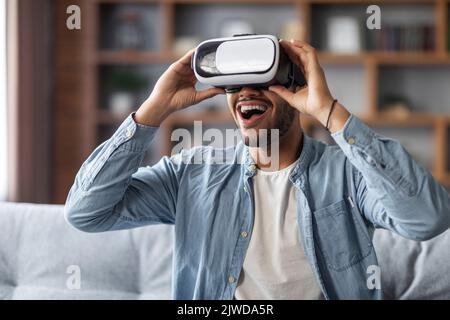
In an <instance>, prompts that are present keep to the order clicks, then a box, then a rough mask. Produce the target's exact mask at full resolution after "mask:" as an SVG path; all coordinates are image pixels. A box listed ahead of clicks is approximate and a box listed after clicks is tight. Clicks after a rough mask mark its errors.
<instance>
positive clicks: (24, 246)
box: [0, 203, 450, 299]
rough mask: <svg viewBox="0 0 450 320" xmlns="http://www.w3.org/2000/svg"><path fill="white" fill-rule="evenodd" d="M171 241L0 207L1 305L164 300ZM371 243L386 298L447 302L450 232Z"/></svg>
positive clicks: (151, 230) (55, 213) (378, 235)
mask: <svg viewBox="0 0 450 320" xmlns="http://www.w3.org/2000/svg"><path fill="white" fill-rule="evenodd" d="M172 238H173V230H172V227H171V226H163V225H162V226H150V227H145V228H139V229H134V230H127V231H118V232H107V233H102V234H86V233H82V232H80V231H77V230H75V229H73V228H72V227H70V226H69V225H67V224H66V222H65V220H64V216H63V207H62V206H52V205H31V204H13V203H0V298H1V299H170V291H171V271H172V267H171V261H172V257H171V255H172V241H173V240H172ZM374 243H375V247H376V250H377V253H378V256H379V262H380V266H381V276H382V277H381V278H382V287H383V290H384V292H385V295H386V298H389V299H449V298H450V275H449V272H450V232H446V233H444V234H442V235H440V236H439V237H437V238H435V239H433V240H430V241H427V242H423V243H418V242H414V241H410V240H406V239H403V238H401V237H398V236H395V235H393V234H391V233H390V232H387V231H383V230H377V231H376V232H375V238H374ZM74 270H75V271H74ZM73 281H75V282H73ZM74 284H75V285H74Z"/></svg>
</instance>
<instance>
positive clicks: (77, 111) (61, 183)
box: [53, 0, 450, 203]
mask: <svg viewBox="0 0 450 320" xmlns="http://www.w3.org/2000/svg"><path fill="white" fill-rule="evenodd" d="M70 4H78V5H80V6H81V7H82V12H83V29H82V32H79V33H74V32H71V31H68V30H67V29H66V28H65V25H64V21H65V18H66V12H65V8H66V7H67V6H68V5H70ZM130 4H137V5H142V6H146V5H149V6H154V7H156V8H157V10H158V13H159V15H160V25H159V26H158V28H157V30H153V32H157V35H158V39H161V41H160V43H159V45H158V48H157V49H156V50H154V51H138V50H125V51H118V50H107V49H101V48H100V47H99V39H100V34H101V32H102V30H101V21H100V18H101V10H102V8H104V6H121V5H130ZM241 4H245V5H246V6H255V8H258V10H262V9H261V8H262V7H263V6H264V5H277V6H288V7H292V12H293V13H294V14H295V16H296V17H297V18H296V19H297V20H298V21H299V22H300V23H301V24H302V26H303V28H304V30H305V32H306V35H305V38H306V39H307V40H308V41H309V40H311V39H312V35H313V34H314V30H313V29H314V28H313V24H314V12H315V10H320V9H321V8H325V9H326V8H328V7H329V6H332V7H336V6H341V7H347V6H349V7H351V6H367V5H370V4H375V3H374V2H373V1H370V0H281V1H280V0H220V1H217V0H131V1H130V0H73V1H68V0H61V1H58V5H57V6H55V13H56V18H55V21H56V23H57V24H58V27H57V34H56V42H55V54H56V60H57V61H59V62H60V65H59V66H58V68H57V69H56V70H55V79H56V82H57V83H58V84H59V86H58V90H59V92H58V95H57V98H56V104H57V105H58V107H57V110H56V113H55V135H56V136H57V137H58V138H57V139H56V140H55V142H54V143H55V144H54V164H55V172H56V177H55V180H54V181H53V186H54V191H55V192H54V194H55V197H54V202H56V203H63V202H64V200H65V197H66V195H67V192H68V190H69V187H70V186H71V184H72V183H73V178H74V175H75V173H76V172H77V170H78V169H79V166H80V165H81V163H82V161H83V160H84V159H85V158H86V157H87V156H88V155H89V153H90V152H91V151H92V150H93V149H94V148H95V147H96V146H97V144H98V143H99V141H98V139H99V138H98V137H99V127H100V126H102V127H104V126H111V127H114V126H118V125H119V124H120V122H121V121H122V120H123V119H124V118H125V117H126V116H127V114H117V113H112V112H109V111H107V110H105V108H104V107H103V105H101V103H99V98H100V95H101V92H100V85H99V78H100V67H101V66H111V67H114V66H120V65H139V66H141V65H142V66H163V65H168V64H169V63H171V62H172V61H174V60H175V59H176V54H175V53H174V51H173V49H172V48H173V47H174V42H175V39H176V38H177V36H178V34H177V28H176V27H177V24H178V23H179V21H178V20H177V12H178V11H177V10H180V8H186V6H210V7H211V8H214V7H216V6H217V5H228V6H230V7H233V6H238V5H241ZM376 4H378V5H385V6H390V5H395V6H405V7H408V6H414V5H426V6H428V7H429V10H430V11H432V13H433V16H434V27H435V49H434V50H433V51H431V52H425V53H424V52H408V51H406V52H404V51H402V52H380V51H362V52H361V53H359V54H348V55H343V54H336V53H332V52H327V51H325V50H319V59H320V61H321V63H322V64H323V65H325V66H327V65H330V66H341V67H343V68H346V67H347V66H353V67H355V66H357V67H358V68H361V70H362V72H363V74H364V79H362V81H364V83H365V84H364V85H365V91H366V101H365V105H364V106H363V107H364V109H363V112H362V114H361V115H360V117H361V118H362V119H363V120H364V121H366V122H367V123H368V124H369V125H373V126H377V127H378V126H389V127H392V128H402V130H403V129H404V128H415V127H424V126H426V127H430V128H431V130H433V132H434V138H433V141H432V143H434V145H435V148H434V149H435V150H436V154H435V155H434V159H435V161H434V166H433V173H434V174H435V176H436V177H437V178H438V179H439V181H440V182H441V183H443V184H445V185H447V186H450V159H448V158H449V157H448V148H449V144H450V137H449V135H450V133H449V132H450V101H449V102H448V103H449V105H448V106H445V108H447V110H448V112H447V113H446V114H444V115H443V114H436V113H434V112H421V113H414V112H413V113H411V114H410V115H408V116H407V117H404V118H395V117H391V116H386V115H384V114H383V113H382V112H380V108H379V101H378V100H379V95H380V92H379V91H380V76H381V75H380V72H381V71H380V70H381V69H382V68H383V67H390V66H404V67H405V68H407V67H409V66H412V67H415V66H449V67H450V53H449V49H448V48H449V43H448V39H449V35H448V30H449V27H448V26H449V17H448V15H449V11H450V9H449V8H450V1H449V0H379V1H376ZM213 27H214V28H215V27H216V26H208V25H205V29H208V28H210V29H211V28H213ZM319 49H320V48H319ZM74 52H75V56H76V63H73V62H71V59H70V58H71V56H73V55H74ZM72 60H73V59H72ZM60 66H61V67H60ZM442 72H445V70H444V71H442ZM74 98H75V99H74ZM70 101H74V102H75V101H76V103H71V102H70ZM343 103H344V104H345V101H343ZM221 110H222V111H219V112H218V113H211V112H208V111H205V112H193V113H191V114H189V113H186V114H183V115H182V116H176V115H174V116H173V117H171V118H170V119H169V120H168V121H167V123H165V124H164V126H163V128H162V129H163V130H162V131H164V132H163V137H166V138H167V137H168V135H170V130H172V129H173V128H176V127H177V126H183V125H186V124H187V123H190V122H193V121H194V120H202V121H204V122H206V123H215V122H217V121H218V119H222V120H220V121H223V122H229V123H231V122H232V118H231V117H230V116H229V115H227V113H226V110H225V109H221ZM314 125H315V124H314V122H313V121H310V120H306V121H305V127H306V129H308V128H311V127H312V126H314ZM67 128H71V130H67ZM69 143H70V146H69V145H68V144H69ZM168 146H169V141H166V142H165V144H164V145H163V146H162V150H164V151H163V152H162V153H167V150H168Z"/></svg>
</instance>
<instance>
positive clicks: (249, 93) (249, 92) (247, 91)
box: [239, 87, 261, 99]
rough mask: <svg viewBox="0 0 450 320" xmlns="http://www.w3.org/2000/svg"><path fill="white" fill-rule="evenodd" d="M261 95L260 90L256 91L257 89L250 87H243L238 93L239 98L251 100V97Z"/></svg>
mask: <svg viewBox="0 0 450 320" xmlns="http://www.w3.org/2000/svg"><path fill="white" fill-rule="evenodd" d="M260 95H261V90H258V89H257V88H252V87H243V88H242V89H241V91H239V98H240V99H243V98H251V97H257V96H260Z"/></svg>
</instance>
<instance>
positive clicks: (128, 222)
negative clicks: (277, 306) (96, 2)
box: [66, 40, 450, 299]
mask: <svg viewBox="0 0 450 320" xmlns="http://www.w3.org/2000/svg"><path fill="white" fill-rule="evenodd" d="M281 46H282V47H283V49H284V50H285V51H286V53H287V54H288V56H289V57H290V59H291V60H292V61H293V62H294V63H295V64H296V65H298V66H299V67H300V68H302V71H303V72H304V74H305V77H306V79H307V82H308V86H307V87H305V88H301V89H298V88H297V90H289V89H287V88H284V87H281V86H277V85H275V86H271V87H269V88H268V90H267V89H262V88H250V87H243V88H241V90H240V91H239V92H236V93H232V94H227V101H228V105H229V109H230V112H231V114H232V115H233V117H234V119H235V121H236V123H237V124H238V126H239V128H240V130H241V134H242V136H243V140H244V142H246V141H247V137H248V136H249V134H250V131H251V130H256V131H259V130H261V129H279V159H278V161H279V168H277V170H275V171H273V170H272V171H268V170H269V169H268V165H267V161H266V160H267V159H268V158H270V157H268V154H267V153H265V151H264V148H258V147H252V146H246V145H245V143H244V144H243V143H240V144H239V145H238V146H237V147H236V148H233V149H226V150H225V152H226V153H230V152H231V153H232V154H231V155H229V154H228V156H230V158H231V159H232V161H230V162H227V163H225V164H222V165H218V164H190V163H187V162H189V161H187V162H186V161H182V159H185V160H186V159H188V160H189V159H192V158H194V157H195V156H196V155H198V154H199V153H200V154H201V155H206V158H207V156H210V155H211V152H213V151H212V149H211V148H207V147H204V148H195V149H192V150H191V151H184V153H183V154H182V155H176V156H173V157H170V158H168V157H164V158H163V159H161V161H160V162H159V163H158V164H156V165H155V166H153V167H146V168H139V166H140V163H141V161H142V158H143V155H144V151H145V150H146V149H147V147H148V146H149V144H150V143H151V140H152V138H153V137H154V135H155V133H156V131H157V129H158V126H159V125H160V124H161V123H162V122H163V121H164V119H165V118H166V117H167V116H169V115H170V114H171V113H173V112H175V111H177V110H180V109H183V108H186V107H188V106H190V105H193V104H196V103H198V102H200V101H202V100H204V99H207V98H210V97H213V96H215V95H217V94H221V93H223V91H222V89H218V88H211V89H207V90H204V91H196V89H195V87H194V85H195V83H196V80H195V76H194V74H193V72H192V70H191V68H190V59H191V55H192V51H191V52H189V53H188V54H186V55H185V56H184V57H183V58H181V59H180V60H178V61H177V62H175V63H174V64H172V65H171V66H170V67H169V68H168V70H167V71H166V72H165V73H164V74H163V75H162V76H161V78H160V79H159V80H158V82H157V84H156V86H155V89H154V90H153V92H152V93H151V95H150V97H149V98H148V99H147V101H145V102H144V103H143V104H142V106H141V107H140V108H139V110H138V111H137V112H136V113H135V114H133V115H131V116H130V117H128V118H127V119H126V120H125V122H124V123H123V124H122V125H121V127H120V128H119V129H118V130H117V132H116V133H115V134H114V135H113V136H112V137H111V138H110V139H109V140H108V141H107V142H105V143H103V144H102V145H101V146H99V147H98V148H97V149H96V150H95V151H94V153H93V154H92V155H91V156H90V157H89V158H88V159H87V161H86V162H85V163H84V164H83V166H82V167H81V169H80V172H79V173H78V175H77V177H76V180H75V184H74V185H73V187H72V189H71V191H70V194H69V196H68V199H67V203H66V219H67V220H68V221H69V223H71V224H72V225H73V226H75V227H76V228H78V229H80V230H83V231H87V232H100V231H106V230H119V229H126V228H132V227H140V226H144V225H150V224H156V223H167V224H174V225H175V248H174V264H175V266H174V269H173V270H174V271H173V295H174V298H175V299H234V298H236V299H266V298H268V299H316V298H325V299H348V298H357V299H379V298H381V297H382V294H381V290H380V289H379V286H377V285H376V286H375V288H372V286H368V285H367V277H368V276H369V275H370V274H368V271H369V270H373V267H374V266H375V267H376V266H377V258H376V255H375V251H374V248H373V245H372V234H373V230H374V228H376V227H378V228H386V229H389V230H391V231H393V232H396V233H398V234H400V235H402V236H404V237H406V238H410V239H414V240H427V239H430V238H432V237H434V236H436V235H438V234H440V233H442V232H443V231H445V230H446V229H447V228H448V227H449V223H450V214H449V211H450V209H449V208H450V197H449V194H448V193H447V191H446V190H445V189H444V188H443V187H442V186H440V185H439V184H438V183H437V182H436V181H435V180H434V178H433V177H432V176H431V175H430V173H429V172H427V171H426V170H425V169H424V168H422V167H421V166H419V165H418V164H416V163H415V162H414V161H413V159H411V157H410V156H409V154H408V153H407V152H406V151H405V150H404V149H403V148H402V146H401V145H400V144H399V143H398V142H396V141H394V140H390V139H387V138H384V137H381V136H379V135H377V134H376V133H375V132H373V131H372V130H371V129H370V128H368V127H367V126H366V125H364V124H363V123H362V122H360V121H359V120H358V119H357V118H356V117H354V116H352V115H350V113H349V112H348V111H347V110H346V109H345V107H344V106H343V105H342V104H340V103H336V101H334V99H333V97H332V95H331V93H330V91H329V89H328V86H327V83H326V80H325V76H324V73H323V71H322V68H321V67H320V65H319V62H318V58H317V55H316V53H315V50H314V49H313V48H312V47H311V46H309V45H308V44H306V43H302V42H299V41H290V42H289V41H284V40H282V41H281ZM255 110H257V111H255ZM300 113H304V114H308V115H311V116H313V117H315V118H316V119H317V120H318V121H319V122H320V123H322V124H323V125H324V126H326V127H327V129H328V130H329V131H330V132H331V133H332V136H333V138H334V140H335V141H336V143H337V146H326V145H324V144H323V143H320V142H317V141H314V140H312V139H311V138H309V137H307V136H305V135H303V134H302V129H301V126H300V121H299V117H300ZM241 159H242V163H243V164H242V165H241V164H239V163H241V162H240V161H239V160H241ZM382 272H383V270H381V274H382Z"/></svg>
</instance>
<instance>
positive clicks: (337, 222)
mask: <svg viewBox="0 0 450 320" xmlns="http://www.w3.org/2000/svg"><path fill="white" fill-rule="evenodd" d="M357 214H358V215H359V214H360V213H359V212H358V210H357V209H356V208H355V207H354V206H352V205H351V204H350V203H349V201H348V200H341V201H338V202H335V203H333V204H331V205H329V206H327V207H325V208H323V209H319V210H316V211H315V212H314V217H313V223H314V236H315V237H314V238H315V239H316V241H317V245H318V248H319V250H320V252H321V253H322V255H323V257H324V259H325V262H326V263H327V265H328V267H329V268H331V269H333V270H336V271H342V270H345V269H347V268H349V267H350V266H352V265H354V264H357V263H358V262H360V261H361V260H363V259H364V258H365V257H367V256H368V255H369V254H370V253H371V251H372V247H373V245H372V241H371V240H370V238H369V234H368V231H367V229H366V227H365V226H364V223H363V222H362V217H356V216H355V215H357Z"/></svg>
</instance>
